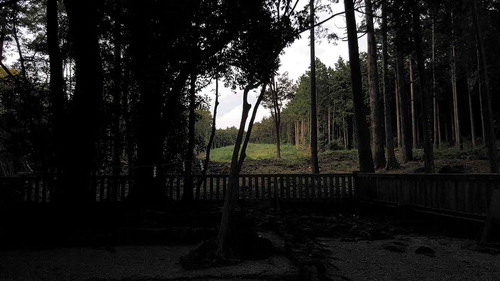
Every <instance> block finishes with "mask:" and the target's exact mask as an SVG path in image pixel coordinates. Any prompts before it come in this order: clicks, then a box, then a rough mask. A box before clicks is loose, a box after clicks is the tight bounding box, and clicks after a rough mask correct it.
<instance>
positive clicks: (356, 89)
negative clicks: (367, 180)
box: [344, 0, 375, 173]
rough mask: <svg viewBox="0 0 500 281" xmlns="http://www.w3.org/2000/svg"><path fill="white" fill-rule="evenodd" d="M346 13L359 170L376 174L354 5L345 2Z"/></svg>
mask: <svg viewBox="0 0 500 281" xmlns="http://www.w3.org/2000/svg"><path fill="white" fill-rule="evenodd" d="M344 7H345V12H346V25H347V37H348V45H349V65H350V66H351V80H352V83H351V86H352V99H353V108H354V117H355V127H356V131H357V134H356V135H357V144H358V157H359V169H360V171H361V172H368V173H371V172H374V171H375V168H374V166H373V158H372V151H371V147H370V132H369V130H368V125H367V124H366V118H365V114H364V110H363V107H364V102H363V88H362V83H361V68H360V62H359V49H358V36H357V30H356V18H355V16H354V3H353V1H352V0H344Z"/></svg>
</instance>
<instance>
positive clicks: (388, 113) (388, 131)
mask: <svg viewBox="0 0 500 281" xmlns="http://www.w3.org/2000/svg"><path fill="white" fill-rule="evenodd" d="M388 83H389V62H388V48H387V0H383V2H382V92H383V98H384V123H385V144H386V150H387V163H386V166H385V168H386V169H387V170H390V169H393V168H395V167H397V166H399V164H398V162H397V160H396V153H395V152H394V131H393V127H392V104H393V101H392V95H391V93H389V90H388V87H387V86H388V85H387V84H388ZM396 118H399V116H396ZM398 123H399V122H398ZM398 129H399V128H398Z"/></svg>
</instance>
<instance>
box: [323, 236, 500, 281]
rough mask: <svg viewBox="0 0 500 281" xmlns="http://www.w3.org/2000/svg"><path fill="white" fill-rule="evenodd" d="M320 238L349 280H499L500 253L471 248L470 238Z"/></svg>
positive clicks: (472, 243)
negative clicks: (354, 240) (348, 239)
mask: <svg viewBox="0 0 500 281" xmlns="http://www.w3.org/2000/svg"><path fill="white" fill-rule="evenodd" d="M319 240H320V241H321V244H322V245H323V246H326V247H327V248H328V249H330V250H331V252H332V253H331V254H330V258H331V262H332V263H333V264H334V265H335V266H336V267H337V268H338V274H339V275H341V276H343V277H345V279H348V280H405V281H409V280H481V281H482V280H500V255H492V254H487V253H480V252H477V251H473V250H471V248H473V247H475V243H474V241H471V240H466V239H453V238H449V237H424V236H408V235H404V236H396V237H395V239H391V240H378V241H367V240H362V241H356V242H347V241H342V240H341V239H332V238H321V239H319ZM420 247H426V248H428V249H427V251H426V252H425V251H424V252H425V253H426V254H417V253H415V251H416V250H417V249H419V248H420ZM421 249H422V248H421ZM429 249H430V250H429ZM417 252H418V251H417Z"/></svg>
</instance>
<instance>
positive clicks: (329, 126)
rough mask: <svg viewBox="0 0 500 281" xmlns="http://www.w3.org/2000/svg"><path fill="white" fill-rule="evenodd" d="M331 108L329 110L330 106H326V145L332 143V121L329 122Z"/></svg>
mask: <svg viewBox="0 0 500 281" xmlns="http://www.w3.org/2000/svg"><path fill="white" fill-rule="evenodd" d="M331 114H332V113H331V108H330V105H328V113H327V115H326V119H327V123H328V124H327V126H328V129H327V132H328V144H330V143H331V142H332V121H331V117H332V116H331Z"/></svg>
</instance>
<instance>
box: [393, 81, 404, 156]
mask: <svg viewBox="0 0 500 281" xmlns="http://www.w3.org/2000/svg"><path fill="white" fill-rule="evenodd" d="M397 77H399V75H398V74H397V71H396V78H395V81H394V94H395V100H396V133H397V135H396V137H397V144H398V148H399V149H400V150H401V149H402V147H403V145H402V143H403V142H402V141H401V112H400V111H399V109H400V106H399V91H398V88H399V80H398V78H397Z"/></svg>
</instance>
